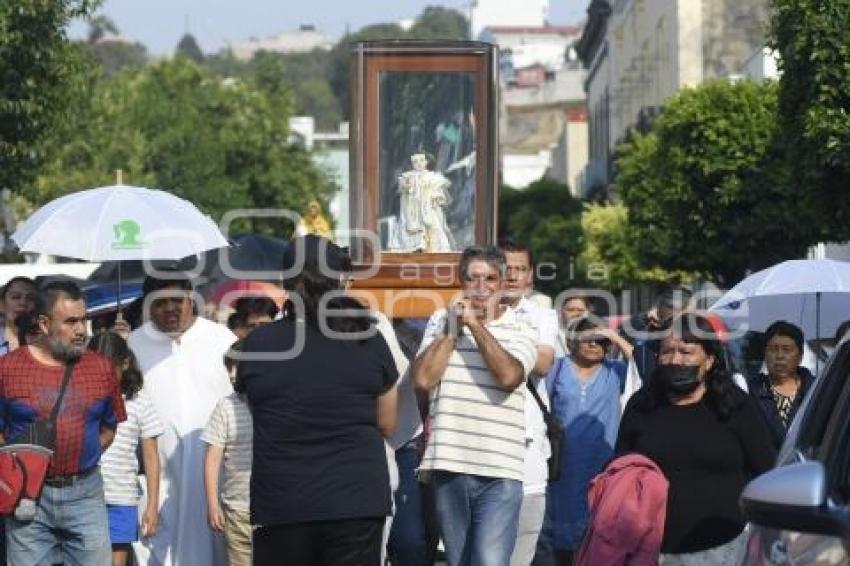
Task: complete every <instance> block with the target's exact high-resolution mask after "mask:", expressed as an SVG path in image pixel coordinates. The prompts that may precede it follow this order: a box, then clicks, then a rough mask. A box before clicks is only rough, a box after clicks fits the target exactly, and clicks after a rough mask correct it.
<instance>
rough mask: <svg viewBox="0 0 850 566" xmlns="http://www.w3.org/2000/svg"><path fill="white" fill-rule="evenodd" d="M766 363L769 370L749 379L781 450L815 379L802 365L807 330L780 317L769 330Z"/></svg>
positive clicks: (777, 447) (765, 348)
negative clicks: (804, 331)
mask: <svg viewBox="0 0 850 566" xmlns="http://www.w3.org/2000/svg"><path fill="white" fill-rule="evenodd" d="M764 338H765V347H764V365H765V366H766V367H767V373H766V374H764V373H760V374H758V375H755V376H752V377H750V378H748V379H747V386H748V387H749V389H750V395H751V396H752V397H753V399H754V400H755V401H756V404H757V405H758V407H759V409H761V414H762V416H763V417H764V419H765V422H766V423H767V426H768V428H769V429H770V433H771V440H772V441H773V445H774V447H775V448H776V449H777V450H779V449H780V448H781V447H782V442H783V441H784V440H785V433H786V432H787V431H788V425H790V424H791V421H792V420H794V415H796V414H797V409H799V408H800V405H801V404H802V403H803V399H804V398H805V397H806V393H807V392H808V391H809V389H810V388H811V385H812V383H814V381H815V378H814V376H813V375H812V374H811V372H809V370H808V369H806V368H804V367H802V366H801V365H800V362H801V361H802V360H803V331H802V330H800V329H799V328H798V327H797V326H795V325H793V324H791V323H790V322H785V321H784V320H780V321H778V322H774V323H773V324H771V325H770V326H768V327H767V330H766V331H765V337H764Z"/></svg>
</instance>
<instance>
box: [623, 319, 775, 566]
mask: <svg viewBox="0 0 850 566" xmlns="http://www.w3.org/2000/svg"><path fill="white" fill-rule="evenodd" d="M724 360H725V356H724V355H723V346H722V345H721V343H720V341H719V339H718V338H717V334H716V333H715V331H714V329H713V327H712V326H711V323H710V322H709V321H708V320H707V319H706V318H705V317H703V316H701V315H697V314H685V315H682V316H680V317H678V318H677V319H676V320H675V321H674V324H673V326H672V328H671V330H670V331H669V333H668V334H667V336H666V337H665V338H664V339H663V340H662V342H661V347H660V351H659V357H658V361H659V365H658V367H657V368H656V369H655V371H654V372H653V373H652V375H651V377H650V380H649V381H648V382H647V383H646V384H645V385H644V386H643V387H642V388H641V389H640V390H639V391H638V392H637V393H635V394H634V396H633V397H632V399H631V400H630V401H629V403H628V405H627V407H626V411H625V413H624V414H623V419H622V422H621V424H620V431H619V436H618V438H617V452H618V453H627V452H638V453H640V454H643V455H645V456H647V457H649V458H650V459H652V460H653V461H655V462H656V463H657V464H658V466H659V467H660V468H661V470H662V471H663V472H664V475H665V476H667V479H668V480H669V482H670V488H669V492H668V496H667V514H666V519H665V523H664V539H663V542H662V545H661V552H662V556H661V564H682V565H689V564H737V563H738V560H739V559H740V558H741V557H742V556H743V551H744V545H745V540H744V537H743V536H742V530H743V528H744V519H743V518H742V516H741V513H740V511H739V508H738V498H739V497H740V495H741V491H742V489H743V488H744V486H745V485H746V483H747V482H748V481H749V480H750V479H751V478H753V477H755V476H757V475H759V474H761V473H762V472H764V471H766V470H768V469H770V468H771V467H772V466H773V463H774V459H775V451H774V449H773V445H772V444H771V442H770V437H769V435H768V431H767V428H766V427H765V424H764V421H763V419H762V418H761V417H760V416H759V414H758V409H757V408H756V407H755V406H754V404H753V403H752V401H751V400H750V399H749V398H748V397H747V395H746V394H745V393H744V392H743V391H741V390H740V389H739V388H738V387H737V386H736V385H735V384H734V383H733V382H732V378H731V375H730V373H729V370H728V369H727V368H726V367H725V363H724Z"/></svg>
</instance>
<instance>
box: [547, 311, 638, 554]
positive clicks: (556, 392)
mask: <svg viewBox="0 0 850 566" xmlns="http://www.w3.org/2000/svg"><path fill="white" fill-rule="evenodd" d="M566 341H567V344H566V346H567V349H568V350H569V353H568V355H567V356H566V357H564V358H559V359H558V360H557V361H556V362H555V365H554V366H553V367H552V370H551V371H550V372H549V375H548V376H547V377H546V385H547V389H548V392H549V399H550V402H551V406H552V412H553V413H554V414H555V415H557V416H558V418H559V419H561V422H562V423H563V424H564V427H565V428H566V438H565V439H564V449H563V451H562V452H561V477H560V479H559V480H558V481H554V482H551V483H550V484H549V504H550V516H551V521H552V528H553V534H554V543H555V559H556V563H557V564H559V565H563V564H571V563H572V555H573V552H574V551H575V550H576V549H577V548H578V547H579V545H580V544H581V539H582V537H583V536H584V531H585V528H586V527H587V520H588V515H589V512H588V508H587V490H588V485H589V483H590V480H591V479H593V477H594V476H595V475H596V474H598V473H599V472H601V471H602V468H603V467H604V466H605V464H606V463H607V462H608V461H609V460H610V459H611V458H612V457H613V455H614V444H615V442H616V440H617V427H618V426H619V424H620V393H621V391H622V389H623V384H624V383H625V379H626V370H627V366H626V363H624V362H622V361H616V360H609V359H606V357H605V355H606V353H607V351H608V348H609V347H610V346H611V344H612V343H614V344H616V345H617V347H619V348H620V350H621V351H622V352H623V354H624V355H625V356H626V357H627V358H628V357H630V356H631V353H632V347H631V345H630V344H629V343H628V342H626V341H625V340H624V339H623V338H621V337H620V336H619V335H618V334H617V333H616V332H614V331H613V330H610V329H608V328H604V327H601V326H599V325H598V324H596V323H594V322H593V321H591V320H590V319H588V318H580V319H577V320H574V321H572V322H570V324H569V325H568V327H567V332H566Z"/></svg>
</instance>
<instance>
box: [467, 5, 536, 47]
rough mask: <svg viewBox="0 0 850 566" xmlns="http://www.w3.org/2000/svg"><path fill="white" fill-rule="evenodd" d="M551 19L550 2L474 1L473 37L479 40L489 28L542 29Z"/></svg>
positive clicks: (471, 21) (472, 10) (471, 16)
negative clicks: (482, 33)
mask: <svg viewBox="0 0 850 566" xmlns="http://www.w3.org/2000/svg"><path fill="white" fill-rule="evenodd" d="M548 17H549V0H473V2H472V9H471V10H470V27H471V31H472V33H471V37H472V38H473V39H477V38H478V37H479V34H480V33H481V32H482V31H483V30H484V28H487V27H497V26H515V27H516V26H518V27H530V28H541V27H543V26H545V25H546V21H547V19H548Z"/></svg>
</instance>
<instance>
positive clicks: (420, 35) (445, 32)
mask: <svg viewBox="0 0 850 566" xmlns="http://www.w3.org/2000/svg"><path fill="white" fill-rule="evenodd" d="M410 37H411V38H415V39H467V38H468V37H469V22H468V21H467V19H466V18H465V17H464V15H463V14H461V13H460V12H458V11H457V10H453V9H451V8H443V7H442V6H428V7H426V8H425V9H424V10H423V11H422V13H421V14H420V15H419V17H418V18H416V21H415V22H414V24H413V27H412V28H410Z"/></svg>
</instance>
